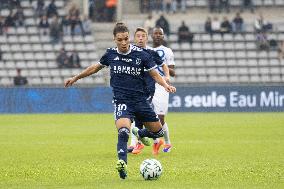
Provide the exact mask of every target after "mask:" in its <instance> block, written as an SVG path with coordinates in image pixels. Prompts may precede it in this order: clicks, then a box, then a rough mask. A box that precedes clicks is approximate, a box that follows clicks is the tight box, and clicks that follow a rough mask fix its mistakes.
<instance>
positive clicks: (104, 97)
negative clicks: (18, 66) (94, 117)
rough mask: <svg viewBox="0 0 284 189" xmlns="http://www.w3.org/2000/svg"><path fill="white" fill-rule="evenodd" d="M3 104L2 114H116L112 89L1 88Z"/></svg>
mask: <svg viewBox="0 0 284 189" xmlns="http://www.w3.org/2000/svg"><path fill="white" fill-rule="evenodd" d="M0 101H1V104H0V113H71V112H82V113H83V112H113V105H112V91H111V89H110V88H109V87H96V88H68V89H65V88H6V89H4V88H1V89H0Z"/></svg>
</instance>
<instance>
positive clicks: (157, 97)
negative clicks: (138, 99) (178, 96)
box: [152, 83, 169, 115]
mask: <svg viewBox="0 0 284 189" xmlns="http://www.w3.org/2000/svg"><path fill="white" fill-rule="evenodd" d="M155 88H156V89H155V94H154V97H153V100H152V102H153V105H154V111H155V113H156V114H158V115H166V114H167V113H168V107H169V93H168V92H167V91H166V90H165V88H164V87H162V86H161V85H159V84H158V83H156V87H155Z"/></svg>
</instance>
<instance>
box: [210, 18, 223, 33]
mask: <svg viewBox="0 0 284 189" xmlns="http://www.w3.org/2000/svg"><path fill="white" fill-rule="evenodd" d="M211 29H212V33H220V31H221V22H220V20H219V18H218V17H217V16H215V17H214V18H213V20H212V22H211Z"/></svg>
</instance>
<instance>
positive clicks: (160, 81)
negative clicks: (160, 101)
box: [149, 69, 176, 93]
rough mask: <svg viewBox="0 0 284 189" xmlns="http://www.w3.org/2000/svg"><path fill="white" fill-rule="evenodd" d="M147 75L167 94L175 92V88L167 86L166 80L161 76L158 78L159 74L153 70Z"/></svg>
mask: <svg viewBox="0 0 284 189" xmlns="http://www.w3.org/2000/svg"><path fill="white" fill-rule="evenodd" d="M149 74H150V75H151V77H152V78H153V79H154V80H155V81H156V82H157V83H158V84H159V85H161V86H163V87H164V88H165V90H166V91H167V92H170V93H175V92H176V88H175V87H173V86H171V85H168V84H167V82H166V80H165V79H164V78H163V77H162V76H160V74H159V73H158V72H157V71H156V70H155V69H152V70H150V71H149Z"/></svg>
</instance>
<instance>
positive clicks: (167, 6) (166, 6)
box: [163, 0, 175, 13]
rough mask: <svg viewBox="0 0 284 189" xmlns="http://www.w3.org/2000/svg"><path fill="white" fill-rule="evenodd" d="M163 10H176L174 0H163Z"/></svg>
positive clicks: (167, 11) (168, 11)
mask: <svg viewBox="0 0 284 189" xmlns="http://www.w3.org/2000/svg"><path fill="white" fill-rule="evenodd" d="M163 12H166V13H170V12H175V10H174V7H173V0H163Z"/></svg>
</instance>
